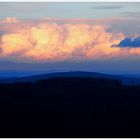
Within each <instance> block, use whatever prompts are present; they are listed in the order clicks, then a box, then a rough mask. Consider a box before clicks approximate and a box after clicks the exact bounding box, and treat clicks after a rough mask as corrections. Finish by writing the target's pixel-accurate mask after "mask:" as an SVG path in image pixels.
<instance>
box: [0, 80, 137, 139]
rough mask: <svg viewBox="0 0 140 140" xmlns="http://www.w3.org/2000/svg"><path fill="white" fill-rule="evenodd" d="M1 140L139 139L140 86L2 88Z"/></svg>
mask: <svg viewBox="0 0 140 140" xmlns="http://www.w3.org/2000/svg"><path fill="white" fill-rule="evenodd" d="M0 129H1V130H0V137H59V138H62V137H68V138H69V137H80V138H83V137H107V138H108V137H140V86H124V85H122V84H121V82H120V81H118V80H107V79H103V78H99V79H95V78H74V77H73V78H51V79H47V80H40V81H36V82H35V83H31V82H26V83H13V84H12V83H10V84H0Z"/></svg>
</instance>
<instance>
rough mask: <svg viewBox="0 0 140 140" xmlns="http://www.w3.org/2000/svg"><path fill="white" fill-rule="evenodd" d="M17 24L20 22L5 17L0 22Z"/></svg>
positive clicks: (13, 18)
mask: <svg viewBox="0 0 140 140" xmlns="http://www.w3.org/2000/svg"><path fill="white" fill-rule="evenodd" d="M17 22H20V21H19V20H18V19H17V18H15V17H7V18H5V19H3V20H0V23H17Z"/></svg>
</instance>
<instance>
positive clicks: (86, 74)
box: [0, 71, 140, 85]
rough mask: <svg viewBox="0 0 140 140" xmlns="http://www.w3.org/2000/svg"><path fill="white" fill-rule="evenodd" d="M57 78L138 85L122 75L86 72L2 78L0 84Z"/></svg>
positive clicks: (137, 80) (131, 78)
mask: <svg viewBox="0 0 140 140" xmlns="http://www.w3.org/2000/svg"><path fill="white" fill-rule="evenodd" d="M57 77H81V78H82V77H91V78H107V79H118V80H121V81H122V83H123V84H125V85H137V84H140V78H135V77H129V76H128V77H127V76H122V75H113V74H105V73H98V72H87V71H69V72H54V73H47V74H39V75H35V76H27V77H21V78H6V79H4V78H2V79H0V83H13V82H35V81H37V80H42V79H48V78H57Z"/></svg>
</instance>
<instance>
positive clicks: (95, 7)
mask: <svg viewBox="0 0 140 140" xmlns="http://www.w3.org/2000/svg"><path fill="white" fill-rule="evenodd" d="M121 8H123V6H119V5H118V6H117V5H116V6H113V5H112V6H94V7H92V9H99V10H113V9H121Z"/></svg>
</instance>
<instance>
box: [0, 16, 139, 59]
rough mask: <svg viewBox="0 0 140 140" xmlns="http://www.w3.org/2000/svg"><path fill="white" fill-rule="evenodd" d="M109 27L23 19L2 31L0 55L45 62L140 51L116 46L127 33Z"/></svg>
mask: <svg viewBox="0 0 140 140" xmlns="http://www.w3.org/2000/svg"><path fill="white" fill-rule="evenodd" d="M49 20H51V19H50V18H49ZM21 25H24V28H23V26H21ZM108 29H109V27H108V26H105V25H100V24H99V25H97V24H96V25H94V23H93V24H91V23H90V24H88V23H82V22H81V23H80V22H78V23H65V22H63V23H57V22H54V21H52V22H47V21H46V20H44V21H42V22H41V21H39V22H35V23H34V22H32V23H30V24H28V23H24V21H23V22H20V24H19V23H17V26H16V28H14V29H13V30H12V31H11V32H8V30H6V31H5V33H4V34H2V35H1V39H0V40H1V43H0V49H1V51H0V57H1V58H6V59H14V60H17V61H27V62H28V61H29V60H30V61H39V62H48V61H64V60H83V59H84V60H94V59H99V60H100V59H110V58H117V57H125V56H129V55H139V54H140V48H123V47H119V46H117V45H118V44H120V42H121V41H122V40H124V39H125V38H126V35H125V34H123V33H119V32H118V33H113V32H109V31H108ZM115 45H116V46H115ZM113 46H115V47H113Z"/></svg>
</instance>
